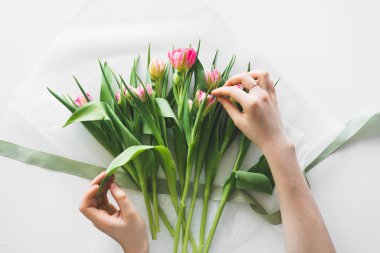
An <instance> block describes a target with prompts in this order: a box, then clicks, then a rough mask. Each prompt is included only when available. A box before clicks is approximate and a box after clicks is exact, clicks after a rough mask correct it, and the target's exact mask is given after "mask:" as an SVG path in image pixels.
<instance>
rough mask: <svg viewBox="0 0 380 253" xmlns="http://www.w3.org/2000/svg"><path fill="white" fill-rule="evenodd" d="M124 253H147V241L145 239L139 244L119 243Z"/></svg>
mask: <svg viewBox="0 0 380 253" xmlns="http://www.w3.org/2000/svg"><path fill="white" fill-rule="evenodd" d="M121 247H122V248H123V251H124V253H148V252H149V243H148V242H147V241H146V242H144V243H142V244H141V245H136V246H132V245H121Z"/></svg>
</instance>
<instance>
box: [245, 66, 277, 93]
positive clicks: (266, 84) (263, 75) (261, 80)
mask: <svg viewBox="0 0 380 253" xmlns="http://www.w3.org/2000/svg"><path fill="white" fill-rule="evenodd" d="M249 74H250V76H251V77H252V78H254V79H255V80H257V84H258V85H260V87H262V88H263V89H265V90H267V91H268V92H270V90H271V82H270V81H271V80H270V77H269V73H268V72H267V71H265V70H252V71H250V72H249ZM272 86H273V84H272Z"/></svg>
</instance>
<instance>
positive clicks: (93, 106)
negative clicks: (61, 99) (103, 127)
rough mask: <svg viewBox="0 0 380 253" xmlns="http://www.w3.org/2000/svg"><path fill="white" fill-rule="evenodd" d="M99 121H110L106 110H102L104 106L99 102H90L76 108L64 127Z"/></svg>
mask: <svg viewBox="0 0 380 253" xmlns="http://www.w3.org/2000/svg"><path fill="white" fill-rule="evenodd" d="M101 120H110V118H109V117H108V115H107V113H106V110H105V109H104V104H103V103H99V102H90V103H87V104H85V105H83V106H82V107H80V108H78V109H77V110H76V111H75V112H74V113H73V114H72V115H71V117H70V118H69V119H68V120H67V122H66V123H65V125H64V127H65V126H67V125H70V124H71V123H73V122H76V121H81V122H82V121H101Z"/></svg>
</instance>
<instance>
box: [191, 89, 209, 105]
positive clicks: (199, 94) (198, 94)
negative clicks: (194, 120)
mask: <svg viewBox="0 0 380 253" xmlns="http://www.w3.org/2000/svg"><path fill="white" fill-rule="evenodd" d="M205 98H206V92H204V91H202V90H197V92H195V98H194V104H195V107H196V108H199V106H200V105H201V103H202V101H203V99H205Z"/></svg>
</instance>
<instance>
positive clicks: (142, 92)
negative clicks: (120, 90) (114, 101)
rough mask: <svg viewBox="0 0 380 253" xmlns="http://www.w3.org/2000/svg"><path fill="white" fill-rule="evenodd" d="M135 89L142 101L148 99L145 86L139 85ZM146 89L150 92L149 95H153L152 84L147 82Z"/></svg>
mask: <svg viewBox="0 0 380 253" xmlns="http://www.w3.org/2000/svg"><path fill="white" fill-rule="evenodd" d="M133 91H134V92H135V94H136V95H137V96H138V97H139V98H140V100H141V101H143V102H145V101H146V92H145V90H144V87H142V86H139V87H137V88H136V89H133ZM146 91H147V92H148V96H152V95H153V88H152V85H150V84H147V85H146Z"/></svg>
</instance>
